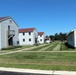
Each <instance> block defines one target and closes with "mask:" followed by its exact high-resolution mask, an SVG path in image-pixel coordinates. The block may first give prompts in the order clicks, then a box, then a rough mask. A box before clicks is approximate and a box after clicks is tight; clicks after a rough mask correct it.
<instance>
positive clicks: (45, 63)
mask: <svg viewBox="0 0 76 75" xmlns="http://www.w3.org/2000/svg"><path fill="white" fill-rule="evenodd" d="M0 67H15V68H28V69H45V70H73V71H76V53H75V52H72V53H71V52H21V53H14V54H9V55H2V56H0Z"/></svg>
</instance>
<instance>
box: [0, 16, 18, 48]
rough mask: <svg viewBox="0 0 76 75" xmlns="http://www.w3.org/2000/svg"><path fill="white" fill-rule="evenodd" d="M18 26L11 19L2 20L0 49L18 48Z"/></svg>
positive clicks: (0, 22)
mask: <svg viewBox="0 0 76 75" xmlns="http://www.w3.org/2000/svg"><path fill="white" fill-rule="evenodd" d="M17 42H18V25H17V24H16V22H15V21H14V20H13V19H12V18H11V17H9V16H8V17H1V18H0V49H2V48H7V47H8V46H10V45H11V46H17Z"/></svg>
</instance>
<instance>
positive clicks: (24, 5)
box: [0, 0, 76, 35]
mask: <svg viewBox="0 0 76 75" xmlns="http://www.w3.org/2000/svg"><path fill="white" fill-rule="evenodd" d="M4 16H11V17H12V18H13V19H14V20H15V21H16V23H17V24H18V25H19V28H29V27H35V28H36V29H37V30H38V31H44V32H45V33H46V35H53V34H55V33H59V32H63V33H66V32H69V31H71V30H72V29H75V28H76V0H0V17H4Z"/></svg>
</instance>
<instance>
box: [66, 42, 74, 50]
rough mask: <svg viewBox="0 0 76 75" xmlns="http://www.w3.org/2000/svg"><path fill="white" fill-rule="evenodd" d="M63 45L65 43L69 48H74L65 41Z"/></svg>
mask: <svg viewBox="0 0 76 75" xmlns="http://www.w3.org/2000/svg"><path fill="white" fill-rule="evenodd" d="M65 45H66V46H67V47H68V48H70V49H75V47H73V46H71V45H69V44H68V43H67V42H65Z"/></svg>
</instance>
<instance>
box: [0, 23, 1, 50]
mask: <svg viewBox="0 0 76 75" xmlns="http://www.w3.org/2000/svg"><path fill="white" fill-rule="evenodd" d="M0 50H1V23H0Z"/></svg>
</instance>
